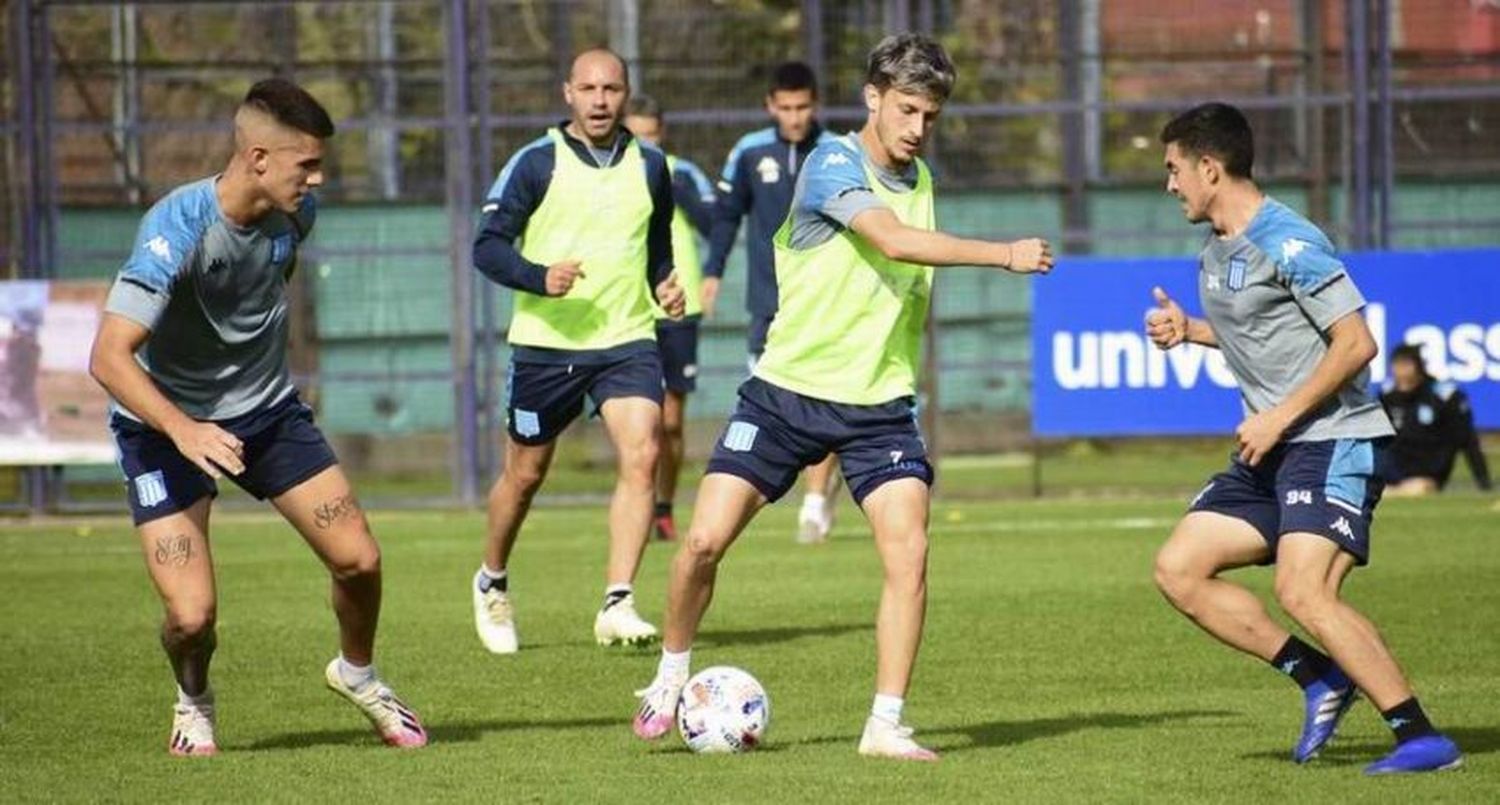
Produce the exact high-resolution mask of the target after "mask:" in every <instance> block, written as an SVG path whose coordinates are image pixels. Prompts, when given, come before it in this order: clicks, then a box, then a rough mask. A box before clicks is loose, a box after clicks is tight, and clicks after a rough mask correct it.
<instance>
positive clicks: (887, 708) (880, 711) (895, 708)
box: [870, 693, 906, 724]
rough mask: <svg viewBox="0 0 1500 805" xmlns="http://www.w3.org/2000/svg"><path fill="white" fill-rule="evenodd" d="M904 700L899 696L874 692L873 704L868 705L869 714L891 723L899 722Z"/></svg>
mask: <svg viewBox="0 0 1500 805" xmlns="http://www.w3.org/2000/svg"><path fill="white" fill-rule="evenodd" d="M905 704H906V700H905V699H903V698H901V697H900V696H887V695H885V694H884V693H877V694H875V704H874V705H872V706H871V707H870V715H872V716H874V717H876V718H878V719H880V720H882V721H889V722H890V723H892V724H900V723H901V708H902V707H903V706H905Z"/></svg>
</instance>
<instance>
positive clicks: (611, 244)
mask: <svg viewBox="0 0 1500 805" xmlns="http://www.w3.org/2000/svg"><path fill="white" fill-rule="evenodd" d="M562 90H563V99H564V100H565V101H566V102H567V104H568V108H569V110H570V115H569V117H568V119H567V120H564V121H562V122H560V123H558V124H557V125H556V126H554V127H553V128H551V129H549V130H548V131H547V133H546V134H545V135H543V136H541V137H539V138H537V139H536V140H534V141H532V142H531V143H529V144H528V145H526V146H525V147H523V148H522V149H521V150H520V151H517V152H516V153H515V155H514V156H512V157H511V158H510V161H509V162H507V163H506V165H505V167H504V169H503V170H501V171H500V176H499V178H497V179H496V180H495V184H494V186H493V187H492V188H491V189H490V193H489V197H488V200H487V201H485V203H484V207H483V209H482V211H481V212H482V214H483V221H482V224H481V227H480V232H479V235H478V237H477V238H476V240H475V242H474V265H475V267H476V268H477V269H478V270H479V271H480V273H482V274H483V275H484V276H485V277H487V278H489V279H490V280H492V281H494V282H497V283H499V284H501V285H503V286H505V287H507V288H510V289H512V290H513V291H515V293H514V294H513V298H514V304H515V308H514V313H513V314H512V316H511V323H510V331H509V336H508V339H509V342H510V360H511V364H510V370H509V372H508V374H507V383H506V385H507V389H506V394H505V422H506V434H507V436H508V437H509V438H508V440H507V443H506V446H505V466H504V469H503V470H502V471H501V473H500V477H499V479H498V480H496V481H495V485H494V487H493V488H492V489H491V490H490V495H489V528H488V535H487V540H486V544H485V552H484V560H483V563H482V564H481V565H480V567H479V569H478V571H477V572H476V573H475V574H474V581H473V584H472V599H473V604H474V625H475V629H476V630H477V631H478V633H479V638H480V640H481V641H482V642H483V643H484V646H485V647H486V648H487V649H489V650H490V651H491V652H493V653H496V654H510V653H514V652H515V651H516V650H517V649H518V648H519V645H520V643H519V640H518V638H517V633H516V622H515V610H514V606H513V604H512V600H511V589H510V576H509V571H510V554H511V549H512V548H514V546H515V544H516V538H517V536H518V535H519V534H520V530H521V524H522V522H523V521H524V520H525V518H526V512H527V510H528V509H529V508H530V506H531V500H532V498H533V496H534V495H535V494H536V492H537V490H538V489H539V488H540V487H541V485H542V481H543V479H545V478H546V475H547V468H548V466H549V465H550V464H551V461H552V455H553V451H554V449H555V448H556V445H557V437H558V436H559V435H560V434H561V433H562V431H563V430H564V429H566V428H567V427H568V425H569V424H571V423H572V421H573V420H574V419H576V418H578V416H579V414H581V413H583V410H584V405H585V401H587V403H588V405H589V407H590V409H591V411H592V412H593V413H595V414H597V415H599V416H600V417H602V418H603V420H604V427H605V430H606V432H607V433H608V434H609V439H610V442H611V443H612V444H613V445H614V448H615V452H616V454H617V457H618V476H617V478H616V482H615V490H614V497H613V499H612V500H611V501H610V506H609V560H608V563H607V565H606V568H605V579H604V581H605V588H604V600H603V603H602V605H601V606H600V608H599V610H598V612H597V613H596V615H595V617H594V639H595V640H596V641H597V642H598V643H600V644H601V645H616V644H642V643H649V642H651V641H652V640H653V639H655V637H656V628H655V627H654V626H652V625H651V624H649V623H647V622H646V621H645V620H643V619H642V618H641V617H640V615H639V614H638V613H637V612H636V609H635V596H634V588H633V585H634V583H635V575H636V569H637V567H638V566H639V565H640V560H641V553H642V551H643V550H644V549H645V547H646V540H647V537H648V535H649V533H650V529H651V518H652V513H653V511H654V507H655V492H654V485H655V484H654V479H655V474H656V463H657V455H658V453H659V451H660V446H661V438H662V437H661V404H662V387H663V382H662V364H661V355H660V353H659V352H658V351H657V345H656V309H657V306H658V305H659V306H660V308H661V309H662V310H663V311H665V312H666V314H667V315H668V316H670V317H672V318H681V317H682V314H683V306H684V297H683V293H682V289H681V288H680V287H678V285H677V282H676V278H675V276H673V275H672V239H671V238H672V235H671V230H672V214H673V209H674V208H673V205H672V177H671V175H670V171H669V170H668V168H667V160H666V157H665V156H664V155H663V154H662V152H661V151H660V150H658V149H657V148H656V147H655V146H652V145H650V144H648V143H645V142H642V141H640V140H637V139H635V138H633V137H632V136H631V135H630V132H629V131H627V130H625V127H624V126H623V125H621V122H622V118H623V111H624V107H625V102H626V100H627V99H628V98H629V96H630V87H629V85H628V84H627V82H626V74H625V64H624V62H622V61H621V60H620V58H619V57H618V56H616V55H615V54H614V53H611V52H610V51H608V50H602V49H596V50H589V51H586V52H584V53H582V54H580V55H579V56H578V57H577V58H576V59H575V60H574V61H573V65H572V69H571V70H570V71H569V74H568V80H567V81H566V83H564V84H563V87H562Z"/></svg>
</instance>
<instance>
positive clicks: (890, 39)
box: [865, 33, 958, 101]
mask: <svg viewBox="0 0 1500 805" xmlns="http://www.w3.org/2000/svg"><path fill="white" fill-rule="evenodd" d="M957 80H958V69H957V68H955V67H954V66H953V60H952V59H950V58H948V52H947V51H946V50H943V46H942V45H940V44H938V43H937V42H936V41H935V40H933V39H931V38H929V37H926V36H923V35H921V34H913V33H905V34H894V35H892V36H887V37H886V38H885V39H882V40H880V44H878V45H876V46H875V49H874V50H872V51H870V60H869V62H867V63H866V65H865V83H866V84H869V85H870V86H873V87H874V88H876V89H878V90H880V91H881V92H885V91H886V90H888V89H892V88H895V89H897V90H900V91H902V92H909V93H912V94H914V95H926V96H927V97H929V98H931V99H933V100H935V101H946V100H948V95H949V94H951V93H952V92H953V83H954V82H955V81H957Z"/></svg>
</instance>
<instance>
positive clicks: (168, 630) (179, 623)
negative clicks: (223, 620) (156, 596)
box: [162, 603, 218, 643]
mask: <svg viewBox="0 0 1500 805" xmlns="http://www.w3.org/2000/svg"><path fill="white" fill-rule="evenodd" d="M217 619H218V613H217V612H216V610H215V607H214V605H213V604H209V603H199V604H173V605H171V606H169V607H168V608H167V616H166V619H165V621H164V622H163V623H162V640H163V641H164V642H169V643H191V642H200V641H203V640H208V639H212V637H213V633H214V624H215V622H216V621H217Z"/></svg>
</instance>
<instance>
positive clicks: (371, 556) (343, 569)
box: [328, 540, 380, 581]
mask: <svg viewBox="0 0 1500 805" xmlns="http://www.w3.org/2000/svg"><path fill="white" fill-rule="evenodd" d="M328 572H329V573H332V574H333V577H334V578H335V579H337V580H339V581H365V580H368V579H373V578H378V577H379V576H380V548H379V547H378V546H376V545H375V542H374V540H371V541H370V543H369V547H368V548H366V549H364V550H360V551H355V552H353V553H351V554H349V555H348V556H342V557H339V558H338V559H337V560H336V561H330V562H329V563H328Z"/></svg>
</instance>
